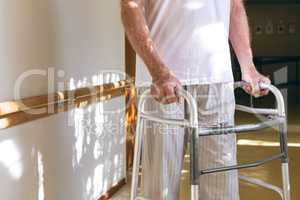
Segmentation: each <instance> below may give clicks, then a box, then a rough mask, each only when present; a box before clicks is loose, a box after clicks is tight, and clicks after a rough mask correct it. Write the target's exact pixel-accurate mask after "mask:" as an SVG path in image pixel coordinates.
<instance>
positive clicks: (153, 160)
mask: <svg viewBox="0 0 300 200" xmlns="http://www.w3.org/2000/svg"><path fill="white" fill-rule="evenodd" d="M187 90H188V91H189V92H190V93H191V94H192V95H193V97H194V98H196V100H197V104H198V115H199V124H200V126H202V127H217V126H224V125H225V126H226V125H233V124H234V111H235V98H234V88H233V83H218V84H210V85H192V86H187ZM141 91H143V89H140V92H141ZM145 109H146V110H147V111H149V112H152V114H154V115H157V116H160V117H165V118H177V119H182V118H184V115H185V112H184V105H183V104H178V103H176V104H171V105H161V104H159V103H158V102H156V101H155V100H153V99H149V100H148V102H147V103H146V108H145ZM143 127H144V131H143V133H144V134H145V135H144V141H143V146H142V148H143V154H142V192H143V195H144V196H145V197H146V198H147V199H151V200H178V199H179V191H180V177H181V170H182V166H183V158H184V151H185V147H186V143H187V134H185V130H184V129H183V128H179V127H175V126H170V125H163V124H158V123H154V122H149V121H147V122H145V123H144V125H143ZM198 156H199V167H200V168H201V169H207V168H212V167H220V166H227V165H234V164H236V162H237V161H236V137H235V135H220V136H209V137H200V140H199V143H198ZM199 186H200V191H199V192H200V194H199V200H238V199H239V187H238V172H237V171H229V172H221V173H216V174H208V175H203V176H201V177H200V178H199Z"/></svg>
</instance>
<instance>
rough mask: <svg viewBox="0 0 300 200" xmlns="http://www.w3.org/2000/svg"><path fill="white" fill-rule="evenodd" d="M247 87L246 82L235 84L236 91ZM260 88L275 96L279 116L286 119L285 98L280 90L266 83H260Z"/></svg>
mask: <svg viewBox="0 0 300 200" xmlns="http://www.w3.org/2000/svg"><path fill="white" fill-rule="evenodd" d="M246 85H247V83H246V82H244V81H241V82H236V83H235V84H234V88H235V89H237V88H243V87H244V86H246ZM259 87H260V88H261V89H262V90H269V91H270V92H271V93H272V94H273V95H274V97H275V99H276V104H277V108H276V110H277V111H278V115H279V116H282V117H285V107H284V99H283V96H282V94H281V92H280V90H279V89H277V88H276V87H275V86H273V85H271V84H266V83H259Z"/></svg>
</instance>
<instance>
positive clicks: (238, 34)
mask: <svg viewBox="0 0 300 200" xmlns="http://www.w3.org/2000/svg"><path fill="white" fill-rule="evenodd" d="M231 2H232V5H231V6H232V7H231V18H230V36H229V37H230V41H231V44H232V46H233V49H234V51H235V53H236V56H237V58H238V61H239V63H240V66H241V70H242V72H244V71H248V70H253V69H254V68H255V67H254V64H253V54H252V49H251V41H250V30H249V24H248V19H247V14H246V11H245V7H244V3H243V0H231Z"/></svg>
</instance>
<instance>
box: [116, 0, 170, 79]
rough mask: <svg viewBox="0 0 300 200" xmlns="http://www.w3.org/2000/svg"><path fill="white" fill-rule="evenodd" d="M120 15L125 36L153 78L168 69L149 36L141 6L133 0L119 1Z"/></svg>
mask: <svg viewBox="0 0 300 200" xmlns="http://www.w3.org/2000/svg"><path fill="white" fill-rule="evenodd" d="M121 16H122V21H123V24H124V28H125V32H126V34H127V37H128V39H129V41H130V43H131V44H132V46H133V48H134V50H135V51H136V53H137V54H138V55H139V56H140V57H141V58H142V59H143V61H144V62H145V64H146V65H147V68H148V70H149V72H150V74H151V76H152V78H153V79H155V78H156V77H157V76H159V75H160V74H162V73H164V72H166V71H168V68H167V67H166V66H165V65H164V63H163V62H162V60H161V58H160V56H159V54H158V52H157V49H156V47H155V45H154V42H153V40H152V39H151V37H150V32H149V28H148V26H147V23H146V20H145V17H144V14H143V11H142V7H141V5H139V4H138V3H136V2H135V1H134V0H122V1H121Z"/></svg>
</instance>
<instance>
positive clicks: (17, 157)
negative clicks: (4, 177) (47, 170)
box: [0, 140, 23, 179]
mask: <svg viewBox="0 0 300 200" xmlns="http://www.w3.org/2000/svg"><path fill="white" fill-rule="evenodd" d="M0 163H1V164H3V165H4V166H5V167H6V168H7V169H8V171H9V173H10V175H11V176H12V177H13V178H14V179H19V178H21V176H22V174H23V166H22V162H21V154H20V152H19V151H18V149H17V146H16V145H15V143H14V142H13V141H11V140H6V141H3V142H1V143H0Z"/></svg>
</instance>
